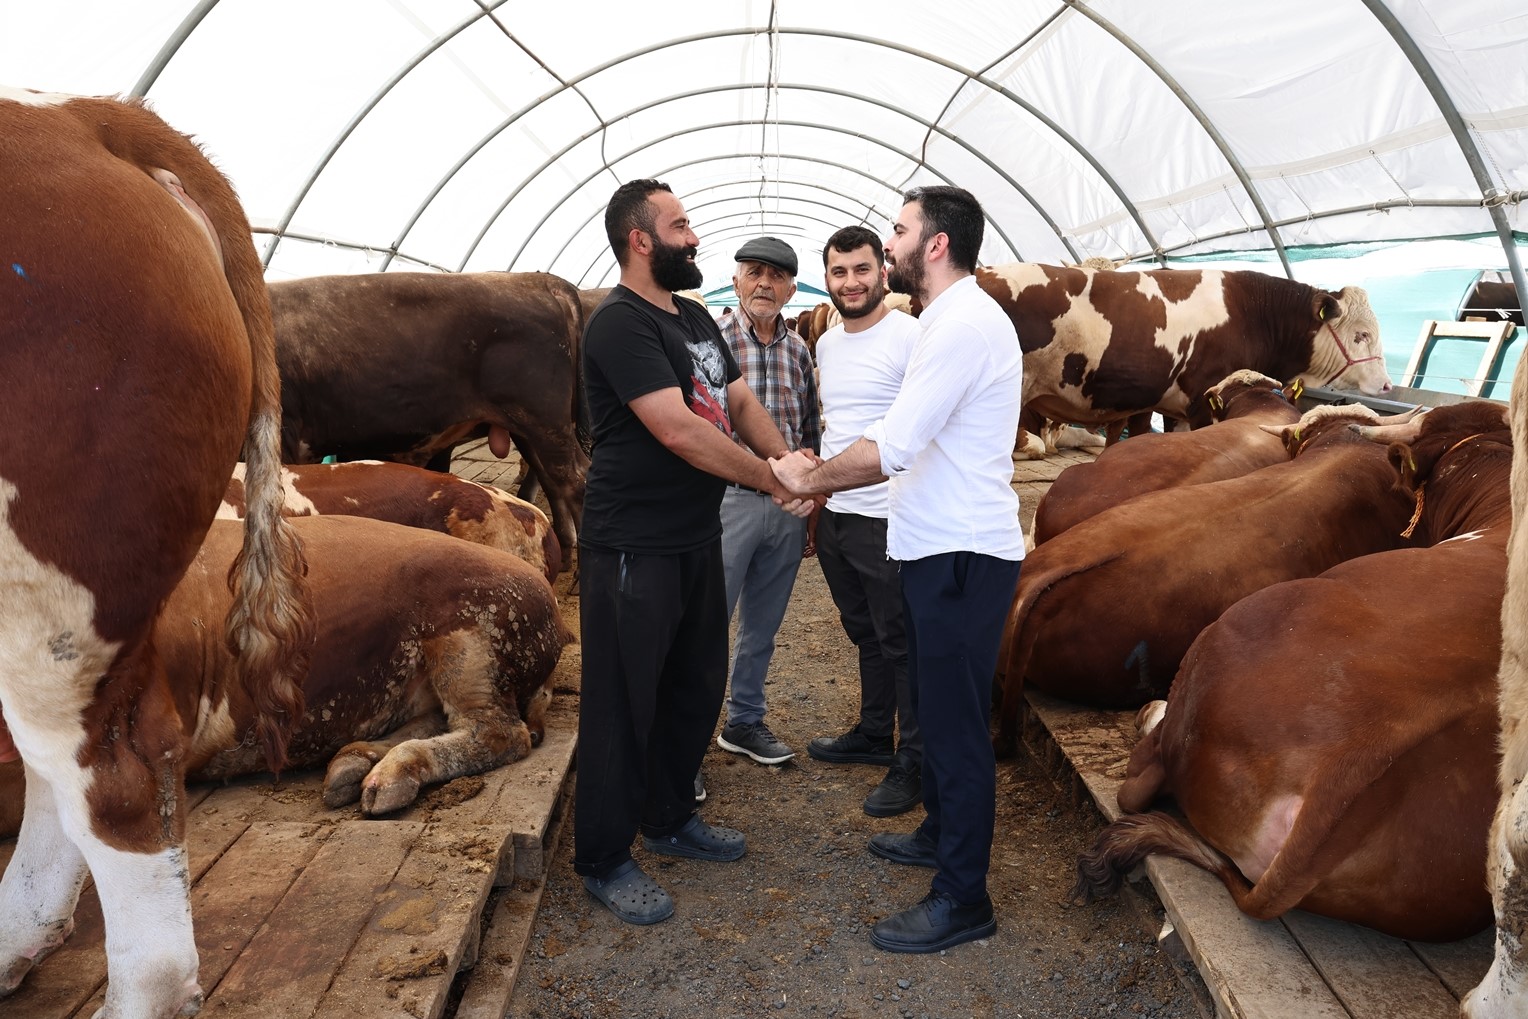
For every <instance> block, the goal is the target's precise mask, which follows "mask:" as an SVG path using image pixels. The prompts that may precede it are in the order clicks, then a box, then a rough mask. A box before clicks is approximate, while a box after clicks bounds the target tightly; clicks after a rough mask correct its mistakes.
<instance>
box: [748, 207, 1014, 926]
mask: <svg viewBox="0 0 1528 1019" xmlns="http://www.w3.org/2000/svg"><path fill="white" fill-rule="evenodd" d="M903 199H904V202H905V204H904V205H903V206H902V211H901V213H900V214H899V215H898V217H897V222H896V225H895V227H894V228H893V231H892V236H891V238H890V239H889V240H888V241H887V243H886V254H887V262H888V263H889V264H890V265H891V266H892V271H891V277H890V283H891V286H892V289H894V290H898V291H901V292H904V293H910V294H912V295H914V296H916V297H918V298H919V299H920V300H921V301H922V303H923V314H922V315H921V316H920V322H921V324H922V326H923V335H922V336H921V337H920V338H919V340H918V342H917V344H916V346H915V347H914V349H913V356H912V360H911V361H910V362H909V364H908V367H907V374H906V376H905V378H904V379H903V382H902V389H901V392H900V393H899V394H898V395H897V398H896V401H895V402H894V403H893V404H892V405H891V408H890V409H889V410H888V411H887V412H886V415H885V417H883V418H882V419H881V420H880V421H877V422H875V423H874V424H872V425H871V426H870V427H869V428H867V429H866V430H865V434H864V435H863V436H862V437H861V438H859V439H858V440H856V441H855V442H854V443H853V444H852V445H851V446H850V447H849V448H848V449H846V450H844V451H843V452H841V453H839V454H838V455H837V456H835V457H833V458H832V459H830V460H826V461H823V462H822V463H820V464H817V463H814V462H813V461H812V459H811V457H810V456H808V455H807V454H805V453H800V452H797V453H792V454H791V455H789V456H786V457H781V458H780V459H778V460H772V461H770V463H771V466H773V467H774V469H775V473H776V474H777V475H778V476H779V478H780V480H781V481H782V482H783V483H784V484H785V486H786V487H788V488H789V489H791V490H792V491H793V492H796V493H801V494H806V493H821V492H836V491H841V490H843V489H848V488H857V487H860V486H863V485H867V484H874V483H876V482H878V481H880V480H881V479H882V478H888V477H889V478H890V479H891V485H890V492H891V516H890V520H889V522H888V526H887V535H886V546H887V553H888V554H889V555H890V556H891V557H892V558H893V559H896V560H897V561H898V562H900V564H901V574H902V597H903V604H904V621H905V624H906V628H907V650H908V674H909V677H910V679H911V682H912V688H913V710H914V712H915V713H916V715H917V718H918V724H919V727H920V728H921V729H922V732H923V740H924V757H923V806H924V809H925V812H926V816H925V818H924V820H923V823H922V824H921V825H919V826H918V828H917V830H916V831H913V832H912V833H910V834H907V835H887V834H882V835H876V836H874V837H872V838H871V840H870V849H871V851H872V852H874V853H875V854H876V855H878V856H882V857H885V858H886V859H889V860H893V861H895V862H898V863H906V864H912V865H914V866H921V867H930V868H933V869H935V870H936V871H937V873H936V874H935V875H934V879H933V883H932V887H931V889H930V891H929V893H928V895H926V896H925V897H924V899H923V901H922V902H920V903H918V904H917V905H916V906H914V907H912V908H911V909H907V910H904V911H902V912H900V913H897V914H895V915H893V916H890V917H887V918H886V919H885V920H882V921H881V922H880V923H878V924H876V925H875V928H874V930H872V931H871V934H870V941H871V943H872V944H874V945H875V946H876V947H877V948H881V949H885V950H886V951H892V952H937V951H940V950H942V949H946V948H949V947H951V946H953V945H958V944H961V943H963V942H966V941H972V940H975V939H977V938H984V937H987V936H989V935H991V934H992V933H993V932H994V931H996V929H997V923H996V921H995V920H994V919H993V916H992V900H991V898H989V897H988V895H987V869H988V866H989V864H990V861H991V855H992V828H993V817H994V814H995V811H996V784H997V783H996V772H995V761H994V760H993V755H992V740H991V735H990V733H989V728H988V726H989V722H990V715H991V711H992V673H993V669H994V667H995V665H996V664H997V652H998V644H999V642H1000V640H1001V639H1002V630H1003V620H1004V617H1005V616H1006V615H1007V612H1008V607H1009V605H1010V603H1011V602H1012V600H1013V592H1014V588H1015V587H1016V586H1017V584H1018V579H1019V566H1020V564H1021V561H1022V560H1023V557H1024V536H1023V533H1022V531H1021V529H1020V527H1019V500H1018V496H1017V495H1016V494H1015V493H1014V491H1013V488H1012V480H1013V459H1012V454H1013V437H1014V435H1015V433H1016V431H1017V428H1018V423H1019V403H1020V396H1021V388H1022V385H1021V384H1022V381H1023V379H1022V376H1023V358H1022V353H1021V351H1020V349H1019V340H1018V336H1017V334H1016V333H1015V332H1014V328H1013V323H1012V322H1010V321H1009V319H1008V316H1007V315H1005V314H1004V313H1003V311H1002V309H1001V308H999V307H998V304H997V302H996V301H994V300H992V298H990V297H988V296H987V295H986V294H985V293H984V292H983V291H982V290H981V288H980V287H978V286H977V284H976V278H975V276H974V273H975V270H976V258H977V253H978V252H979V251H980V249H981V239H982V232H983V227H984V216H983V214H982V211H981V206H980V204H979V203H978V202H977V201H976V199H975V198H974V197H972V195H971V194H970V193H969V192H967V191H964V190H962V189H960V188H954V187H942V186H941V187H928V188H915V189H914V190H912V191H909V192H907V194H906V195H904V196H903Z"/></svg>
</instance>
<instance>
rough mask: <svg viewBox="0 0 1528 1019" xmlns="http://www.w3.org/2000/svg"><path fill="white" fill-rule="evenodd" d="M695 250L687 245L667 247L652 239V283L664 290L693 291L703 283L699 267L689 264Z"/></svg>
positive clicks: (692, 263)
mask: <svg viewBox="0 0 1528 1019" xmlns="http://www.w3.org/2000/svg"><path fill="white" fill-rule="evenodd" d="M695 252H696V249H695V248H692V247H689V246H687V245H684V246H682V245H678V244H674V245H668V244H665V243H663V242H662V241H660V240H658V238H656V237H654V238H653V257H652V263H651V264H652V272H653V282H654V283H656V284H658V285H659V286H660V287H662V288H663V289H664V290H667V291H670V292H674V291H677V290H694V289H696V288H698V287H699V286H700V284H701V283H702V282H704V280H705V277H704V276H703V275H701V272H700V266H698V265H696V264H695V263H694V262H691V261H690V259H691V258H694V257H695Z"/></svg>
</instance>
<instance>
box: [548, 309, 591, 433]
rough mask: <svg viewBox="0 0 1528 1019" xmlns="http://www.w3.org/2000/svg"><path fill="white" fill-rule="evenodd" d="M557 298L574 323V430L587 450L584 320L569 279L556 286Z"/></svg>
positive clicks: (588, 420) (588, 423)
mask: <svg viewBox="0 0 1528 1019" xmlns="http://www.w3.org/2000/svg"><path fill="white" fill-rule="evenodd" d="M557 299H558V300H559V301H561V302H562V305H563V307H564V308H565V309H567V312H568V321H569V322H570V323H572V325H573V333H572V336H571V337H569V342H568V348H569V350H570V351H571V352H572V354H573V433H574V435H575V436H576V437H577V438H578V445H579V447H580V448H582V449H583V451H584V452H585V453H588V452H590V450H592V449H593V447H594V426H593V423H592V420H591V418H590V416H589V398H588V395H587V394H586V393H585V391H584V326H585V325H586V324H587V323H586V322H585V321H584V305H583V302H582V301H580V300H579V299H578V290H577V289H575V288H574V287H573V285H572V284H571V283H569V284H568V285H567V286H566V287H559V288H558V290H557Z"/></svg>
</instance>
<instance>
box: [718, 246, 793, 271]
mask: <svg viewBox="0 0 1528 1019" xmlns="http://www.w3.org/2000/svg"><path fill="white" fill-rule="evenodd" d="M733 258H734V259H735V260H736V261H739V262H763V263H764V264H765V265H772V266H774V267H775V268H776V269H783V270H784V271H786V272H788V273H790V274H791V275H792V276H794V275H796V253H795V252H794V251H792V250H791V246H790V245H789V244H786V243H785V242H784V241H782V240H781V239H780V238H778V237H755V238H754V239H753V240H751V241H749V242H748V243H747V244H744V245H743V246H742V247H741V248H738V249H737V254H736V255H734V256H733Z"/></svg>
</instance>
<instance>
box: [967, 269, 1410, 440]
mask: <svg viewBox="0 0 1528 1019" xmlns="http://www.w3.org/2000/svg"><path fill="white" fill-rule="evenodd" d="M976 278H977V282H978V283H979V284H980V285H981V287H982V289H983V290H985V291H986V292H987V293H988V294H991V295H992V297H993V298H995V299H996V300H997V302H998V303H999V304H1000V305H1002V306H1003V310H1004V311H1006V312H1007V313H1008V316H1009V318H1011V319H1012V320H1013V324H1014V327H1015V328H1016V329H1017V330H1018V333H1019V344H1020V345H1021V346H1022V347H1023V348H1024V409H1025V415H1026V418H1025V420H1024V421H1021V422H1020V423H1021V425H1023V426H1024V427H1025V428H1026V429H1028V430H1030V431H1038V430H1039V424H1038V420H1037V418H1038V417H1046V418H1050V419H1051V420H1053V421H1063V422H1070V423H1073V424H1087V425H1096V424H1106V423H1108V422H1110V421H1115V420H1118V419H1121V418H1127V417H1130V416H1131V415H1133V414H1138V413H1140V412H1142V411H1156V412H1158V413H1161V414H1163V415H1165V416H1168V417H1173V418H1179V419H1182V420H1186V421H1188V422H1189V423H1190V424H1194V425H1203V424H1207V423H1208V422H1209V420H1210V418H1209V413H1208V407H1207V405H1206V404H1205V403H1204V400H1203V394H1204V393H1205V391H1206V390H1208V389H1209V388H1210V387H1211V386H1213V385H1214V384H1215V383H1217V382H1219V381H1220V380H1221V379H1223V378H1225V377H1226V376H1227V375H1229V374H1231V373H1232V372H1234V371H1237V370H1238V369H1242V368H1248V369H1251V370H1252V371H1256V372H1260V373H1262V374H1264V375H1268V376H1271V377H1273V378H1276V379H1282V380H1284V381H1286V382H1293V381H1294V380H1296V379H1299V380H1300V381H1301V382H1302V383H1303V384H1304V385H1306V386H1328V387H1331V388H1334V389H1359V390H1362V391H1363V392H1365V393H1367V394H1368V395H1370V396H1379V395H1381V394H1383V393H1387V392H1389V391H1390V376H1389V375H1388V373H1387V372H1386V371H1385V362H1384V356H1383V352H1382V351H1381V349H1380V337H1379V321H1378V320H1377V319H1376V318H1375V317H1374V312H1373V311H1372V310H1371V309H1370V307H1369V298H1368V295H1367V294H1366V293H1364V291H1363V290H1362V289H1361V288H1359V287H1344V288H1343V289H1342V290H1341V291H1339V292H1337V293H1335V294H1334V293H1331V292H1330V291H1326V290H1320V289H1317V288H1316V287H1312V286H1308V285H1306V284H1304V283H1296V282H1294V281H1292V280H1286V279H1281V278H1279V277H1275V276H1268V275H1266V274H1264V273H1260V272H1251V271H1245V270H1242V271H1234V272H1225V271H1219V270H1208V269H1206V270H1197V269H1151V270H1146V271H1142V272H1100V271H1096V270H1093V269H1090V268H1083V267H1080V266H1072V267H1065V268H1063V267H1058V266H1052V265H1039V264H1035V263H1028V262H1013V263H1009V264H1006V265H997V266H991V267H988V268H982V269H978V270H977V272H976ZM1021 445H1022V442H1021Z"/></svg>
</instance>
